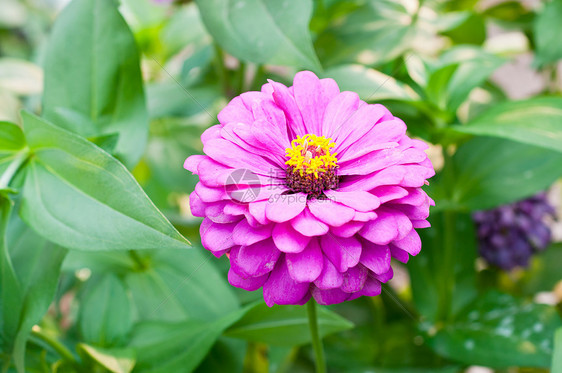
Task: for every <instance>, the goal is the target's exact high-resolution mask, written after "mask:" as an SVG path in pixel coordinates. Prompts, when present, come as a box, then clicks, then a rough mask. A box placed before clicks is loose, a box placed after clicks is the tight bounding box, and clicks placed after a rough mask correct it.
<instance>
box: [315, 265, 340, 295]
mask: <svg viewBox="0 0 562 373" xmlns="http://www.w3.org/2000/svg"><path fill="white" fill-rule="evenodd" d="M342 283H343V276H342V274H341V273H340V272H339V271H338V270H337V269H336V267H334V265H333V264H332V262H331V261H330V260H329V259H328V258H326V257H324V264H323V266H322V273H320V276H318V278H317V279H316V280H315V281H314V285H316V286H317V287H318V288H319V289H322V290H326V289H334V288H339V287H340V286H341V285H342Z"/></svg>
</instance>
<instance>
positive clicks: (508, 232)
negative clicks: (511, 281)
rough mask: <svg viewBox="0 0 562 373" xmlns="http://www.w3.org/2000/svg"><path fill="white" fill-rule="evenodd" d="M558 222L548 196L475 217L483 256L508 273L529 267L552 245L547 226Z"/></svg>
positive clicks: (526, 200) (542, 195)
mask: <svg viewBox="0 0 562 373" xmlns="http://www.w3.org/2000/svg"><path fill="white" fill-rule="evenodd" d="M547 217H551V218H554V217H555V210H554V207H552V205H550V203H549V202H548V200H547V198H546V193H539V194H537V195H536V196H533V197H530V198H527V199H524V200H522V201H518V202H515V203H512V204H509V205H505V206H500V207H498V208H495V209H492V210H487V211H478V212H475V213H474V214H473V219H474V221H475V222H476V227H477V234H478V241H479V249H480V255H482V257H483V258H484V259H486V261H487V262H488V263H490V264H493V265H495V266H497V267H499V268H502V269H504V270H510V269H513V268H515V267H517V266H522V267H526V266H527V265H528V264H529V259H530V258H531V256H532V255H533V254H534V253H536V252H540V251H542V250H544V249H545V248H546V247H547V246H548V245H549V244H550V241H551V232H550V228H549V227H548V225H547V224H546V222H545V219H546V218H547Z"/></svg>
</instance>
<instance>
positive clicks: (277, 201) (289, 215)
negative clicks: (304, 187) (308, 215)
mask: <svg viewBox="0 0 562 373" xmlns="http://www.w3.org/2000/svg"><path fill="white" fill-rule="evenodd" d="M306 201H307V195H306V194H304V193H295V194H277V195H276V196H272V197H271V198H270V199H269V200H268V203H267V205H266V207H265V214H266V216H267V218H268V219H269V220H271V221H274V222H276V223H283V222H285V221H288V220H291V219H293V218H294V217H296V216H297V215H299V214H300V213H301V212H302V210H304V208H305V207H306Z"/></svg>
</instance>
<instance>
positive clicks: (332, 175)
mask: <svg viewBox="0 0 562 373" xmlns="http://www.w3.org/2000/svg"><path fill="white" fill-rule="evenodd" d="M335 145H336V144H334V143H333V142H332V141H331V139H327V138H325V137H324V136H316V135H312V134H307V135H305V136H303V137H300V136H297V138H296V139H294V140H293V141H291V147H290V148H287V149H286V150H285V152H286V156H287V157H288V158H289V159H288V160H287V161H286V162H285V164H286V165H287V166H288V167H287V187H289V189H291V191H293V192H303V193H306V194H308V198H319V197H321V196H322V195H323V192H324V190H328V189H334V188H335V187H337V185H338V176H337V173H336V171H337V168H338V159H337V158H336V154H337V153H333V154H332V153H331V151H330V149H332V148H333V147H334V146H335Z"/></svg>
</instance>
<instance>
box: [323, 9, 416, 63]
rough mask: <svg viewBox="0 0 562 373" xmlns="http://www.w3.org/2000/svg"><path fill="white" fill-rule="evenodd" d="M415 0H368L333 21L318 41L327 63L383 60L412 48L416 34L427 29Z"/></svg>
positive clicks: (385, 60)
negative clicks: (410, 0) (415, 7)
mask: <svg viewBox="0 0 562 373" xmlns="http://www.w3.org/2000/svg"><path fill="white" fill-rule="evenodd" d="M412 4H414V2H408V1H403V0H400V1H391V0H368V1H365V2H363V4H362V5H361V6H360V7H358V8H357V9H355V10H354V11H353V12H351V13H350V14H349V15H346V16H345V17H344V18H343V19H341V20H339V19H338V21H337V22H333V23H332V25H331V26H330V27H328V28H327V29H326V31H324V32H323V33H321V34H320V35H319V37H318V39H317V40H316V42H315V45H316V48H317V50H318V54H319V56H320V57H321V60H322V62H323V63H325V64H328V65H338V64H342V63H349V62H359V61H358V60H359V59H360V60H361V61H360V62H363V63H366V64H369V65H371V64H381V63H384V62H387V61H390V60H392V59H394V58H396V57H398V56H400V55H401V54H403V53H404V52H406V51H407V50H408V49H410V48H411V46H412V43H413V41H414V38H415V37H423V36H424V34H425V31H422V30H419V29H418V28H417V26H418V24H417V21H418V20H419V18H418V17H417V15H414V14H415V13H416V10H414V9H413V8H412V7H411V6H410V5H412Z"/></svg>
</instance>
